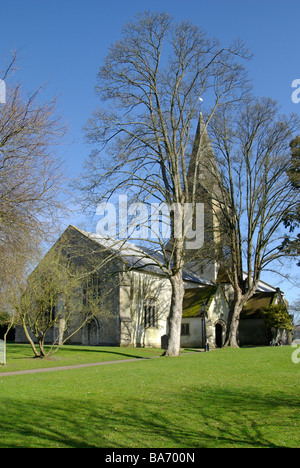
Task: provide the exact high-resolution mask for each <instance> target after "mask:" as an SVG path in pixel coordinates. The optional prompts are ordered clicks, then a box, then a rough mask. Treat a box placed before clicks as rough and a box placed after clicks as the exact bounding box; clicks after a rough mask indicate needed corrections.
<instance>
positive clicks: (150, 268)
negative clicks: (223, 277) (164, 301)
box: [70, 226, 213, 286]
mask: <svg viewBox="0 0 300 468" xmlns="http://www.w3.org/2000/svg"><path fill="white" fill-rule="evenodd" d="M70 227H71V228H74V229H76V230H77V231H79V232H80V233H81V234H82V235H84V236H85V237H87V238H89V239H91V240H92V241H94V242H96V243H97V244H98V245H100V246H102V247H104V248H105V249H108V250H110V251H111V252H114V253H115V254H116V256H117V257H118V258H119V259H121V260H122V261H123V262H124V263H126V265H127V266H128V267H129V268H130V269H132V270H142V271H146V272H149V273H153V274H157V275H164V272H163V270H162V269H161V267H160V265H162V264H163V263H164V257H163V254H162V253H161V252H158V251H155V252H152V251H150V250H147V249H144V248H141V247H139V246H137V245H136V244H133V243H132V242H128V241H125V240H119V239H112V238H108V237H107V238H104V237H102V236H100V235H99V234H96V233H90V232H87V231H83V230H81V229H78V228H77V227H75V226H70ZM183 279H184V280H185V281H190V282H194V283H199V284H205V285H207V286H209V285H213V283H212V282H211V281H209V280H208V279H207V278H205V277H204V276H200V275H197V274H196V273H193V272H192V271H190V270H187V269H183Z"/></svg>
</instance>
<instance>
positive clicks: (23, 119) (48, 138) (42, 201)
mask: <svg viewBox="0 0 300 468" xmlns="http://www.w3.org/2000/svg"><path fill="white" fill-rule="evenodd" d="M15 68H16V54H14V55H13V58H12V60H11V63H10V64H9V65H8V66H7V67H6V69H5V70H4V71H3V72H2V73H0V77H1V79H4V80H5V84H6V99H5V103H2V104H0V257H1V268H0V282H1V288H2V289H3V287H4V286H5V284H7V282H8V281H9V279H10V278H11V279H12V281H13V280H14V274H15V270H16V266H17V265H18V269H19V270H22V269H24V268H25V265H26V264H27V262H28V258H32V254H34V255H35V254H36V251H37V247H38V245H39V242H40V241H41V240H44V239H45V238H46V237H47V236H48V235H49V233H50V232H51V231H52V230H53V226H54V225H55V221H56V220H57V219H58V215H59V214H60V213H61V210H62V207H63V201H62V198H61V194H62V192H63V173H62V161H61V160H60V159H59V157H58V156H57V151H56V150H57V145H58V144H59V143H60V142H61V139H62V137H63V136H64V135H65V132H66V127H65V125H64V124H63V123H62V118H61V117H60V116H59V115H58V113H57V110H56V105H57V102H56V99H55V98H54V99H50V100H44V99H43V91H44V87H41V88H39V89H38V90H36V91H34V92H31V93H28V94H26V93H25V92H24V91H23V90H22V88H21V85H20V84H18V83H16V79H15V76H14V75H15V74H14V73H13V72H14V71H15Z"/></svg>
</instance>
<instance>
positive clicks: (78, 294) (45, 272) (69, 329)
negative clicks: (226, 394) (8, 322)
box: [15, 250, 102, 357]
mask: <svg viewBox="0 0 300 468" xmlns="http://www.w3.org/2000/svg"><path fill="white" fill-rule="evenodd" d="M66 260H67V259H66V258H65V257H64V255H63V254H61V253H58V252H57V251H55V250H52V251H50V252H48V254H47V255H46V256H45V257H44V259H43V260H42V261H41V262H40V264H39V265H38V267H37V268H36V269H35V270H34V271H33V273H32V274H31V275H30V276H29V278H28V280H27V283H26V286H25V289H24V290H23V292H22V294H21V295H20V297H19V300H18V301H17V303H15V309H17V311H18V313H19V315H20V317H21V321H22V325H23V329H24V332H25V335H26V337H27V339H28V341H29V343H30V345H31V347H32V350H33V352H34V355H35V356H36V357H49V356H51V355H53V354H54V353H55V352H56V351H57V350H58V349H59V348H60V347H61V346H62V345H63V344H64V343H66V341H67V340H69V339H70V338H71V337H72V336H73V335H75V333H77V332H78V331H79V330H80V329H81V328H82V327H83V326H84V325H85V324H87V323H88V322H89V321H90V320H91V319H92V318H93V317H94V316H95V314H96V313H99V311H100V310H101V301H102V297H101V295H100V294H99V290H98V288H96V285H95V282H94V276H93V275H89V273H83V272H82V270H81V269H80V268H78V267H77V268H76V267H75V266H74V264H72V263H71V262H68V261H66ZM84 288H85V289H84ZM33 337H34V338H33ZM36 342H37V345H38V348H37V346H36ZM45 342H49V343H50V344H51V346H50V348H49V349H46V348H45Z"/></svg>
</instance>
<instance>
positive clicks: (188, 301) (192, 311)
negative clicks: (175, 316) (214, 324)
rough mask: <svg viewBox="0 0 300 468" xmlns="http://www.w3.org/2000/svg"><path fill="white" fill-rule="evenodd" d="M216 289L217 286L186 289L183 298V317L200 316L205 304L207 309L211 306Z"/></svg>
mask: <svg viewBox="0 0 300 468" xmlns="http://www.w3.org/2000/svg"><path fill="white" fill-rule="evenodd" d="M216 291H217V286H211V287H208V288H191V289H186V290H185V292H184V298H183V313H182V317H185V318H187V317H200V316H201V315H202V307H203V305H204V304H205V307H206V309H208V308H209V306H210V304H211V302H212V300H213V298H214V295H215V293H216Z"/></svg>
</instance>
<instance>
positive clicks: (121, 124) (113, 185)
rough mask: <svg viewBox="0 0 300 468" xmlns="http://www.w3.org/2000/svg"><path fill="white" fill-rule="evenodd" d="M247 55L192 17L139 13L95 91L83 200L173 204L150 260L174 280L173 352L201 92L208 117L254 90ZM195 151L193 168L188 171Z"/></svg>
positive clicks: (193, 198)
mask: <svg viewBox="0 0 300 468" xmlns="http://www.w3.org/2000/svg"><path fill="white" fill-rule="evenodd" d="M245 57H249V54H248V52H247V51H246V50H245V47H244V45H243V44H242V43H240V42H234V43H233V44H232V45H231V46H230V47H228V48H226V47H221V46H220V44H219V42H218V41H217V40H210V39H209V38H208V37H207V35H206V34H205V33H204V32H203V31H202V30H200V29H199V28H198V27H197V26H194V25H193V24H191V23H190V22H187V21H183V22H181V23H180V24H176V23H175V22H174V21H173V20H172V19H171V17H170V16H168V15H167V14H165V13H162V14H157V13H143V14H139V15H137V17H136V18H135V19H134V20H132V21H130V22H129V23H128V24H126V25H125V27H124V28H123V31H122V38H121V40H120V41H118V42H116V43H115V44H113V45H112V46H111V48H110V50H109V53H108V55H107V57H106V59H105V61H104V64H103V66H102V67H101V68H100V71H99V74H98V81H97V86H96V93H97V95H98V96H99V98H100V99H101V100H102V102H104V103H105V104H104V105H103V107H101V108H98V109H97V110H96V111H95V112H94V114H93V117H92V118H91V119H90V121H89V122H88V124H87V128H86V136H87V139H88V141H89V143H90V144H92V145H93V146H94V148H93V151H92V153H91V157H90V158H89V160H88V162H87V164H86V172H85V174H84V175H83V180H82V184H81V187H82V190H83V196H84V201H85V206H91V205H93V206H95V205H96V204H97V203H99V202H101V201H103V200H108V199H110V197H111V196H112V195H113V194H114V193H119V194H120V193H126V194H127V195H129V194H131V195H132V199H133V200H135V201H139V202H141V201H149V200H150V199H151V200H155V201H157V202H158V203H166V204H167V205H168V206H169V207H170V209H171V206H174V204H175V206H176V207H177V208H176V209H175V210H174V211H173V215H172V217H171V221H172V226H171V232H172V240H173V241H172V245H171V244H170V243H167V242H164V241H163V240H162V239H160V241H159V245H158V246H156V248H159V250H161V251H162V252H163V259H162V261H161V262H158V261H157V258H155V259H153V261H154V262H155V263H156V264H159V266H160V267H161V269H162V270H163V271H164V272H165V273H166V274H167V276H168V277H169V280H170V282H171V285H172V299H171V310H170V338H169V347H168V350H167V354H168V355H172V356H176V355H178V354H179V350H180V326H181V317H182V302H183V295H184V287H183V279H182V268H183V265H184V254H185V237H186V236H185V234H186V232H187V231H188V230H189V229H186V226H185V227H184V228H182V226H183V224H184V219H185V220H186V219H187V218H189V219H190V220H191V219H192V218H193V215H192V216H191V215H190V212H189V213H187V210H186V211H185V208H186V207H187V206H188V205H189V208H188V209H189V210H190V207H191V206H192V208H193V213H194V214H195V207H196V203H197V201H198V200H197V187H198V180H197V175H198V166H199V163H200V159H201V151H196V152H194V153H193V156H192V147H193V140H194V132H195V124H197V121H198V117H199V104H200V101H199V97H200V96H201V100H202V99H203V98H204V99H205V100H206V106H207V108H209V109H210V110H209V116H210V117H211V116H212V115H213V114H214V112H215V110H216V109H217V108H218V107H219V106H225V105H227V104H228V103H232V104H233V103H236V102H238V101H239V100H240V99H241V97H242V96H243V95H244V93H245V92H246V91H247V87H248V85H247V81H246V74H245V70H244V68H243V66H242V65H241V63H240V62H241V58H243V59H244V58H245ZM200 146H201V145H200ZM191 157H193V167H194V170H193V171H192V173H191V171H190V173H189V174H188V170H189V166H190V161H191ZM176 223H177V224H176ZM176 226H177V228H178V227H179V231H181V234H178V233H177V234H178V235H177V236H175V230H176V229H175V228H176ZM146 240H147V239H146ZM167 247H168V248H167ZM152 248H153V249H154V250H155V246H153V245H152ZM150 257H151V255H150V254H149V258H150Z"/></svg>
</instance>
